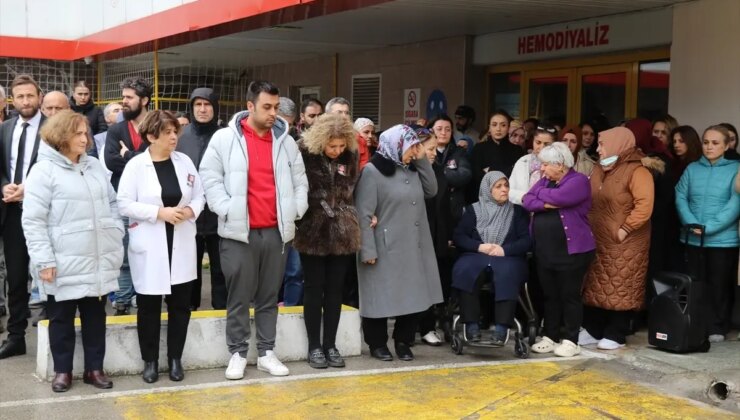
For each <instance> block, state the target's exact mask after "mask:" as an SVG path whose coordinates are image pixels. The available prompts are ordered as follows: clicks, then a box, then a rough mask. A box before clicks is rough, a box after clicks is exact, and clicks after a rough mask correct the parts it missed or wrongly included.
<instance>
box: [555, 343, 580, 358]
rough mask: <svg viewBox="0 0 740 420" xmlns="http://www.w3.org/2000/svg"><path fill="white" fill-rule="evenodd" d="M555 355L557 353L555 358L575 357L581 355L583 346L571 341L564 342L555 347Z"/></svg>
mask: <svg viewBox="0 0 740 420" xmlns="http://www.w3.org/2000/svg"><path fill="white" fill-rule="evenodd" d="M553 353H555V356H560V357H573V356H576V355H578V354H581V346H579V345H578V344H576V343H574V342H572V341H570V340H563V341H561V342H560V344H559V345H558V346H557V347H555V350H554V351H553Z"/></svg>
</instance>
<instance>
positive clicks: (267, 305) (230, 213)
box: [200, 81, 308, 379]
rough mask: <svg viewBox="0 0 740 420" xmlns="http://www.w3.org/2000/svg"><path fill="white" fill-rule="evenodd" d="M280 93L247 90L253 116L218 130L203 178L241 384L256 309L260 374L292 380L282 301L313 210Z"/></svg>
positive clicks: (263, 87) (258, 86)
mask: <svg viewBox="0 0 740 420" xmlns="http://www.w3.org/2000/svg"><path fill="white" fill-rule="evenodd" d="M279 94H280V91H279V90H278V88H277V86H275V85H273V84H272V83H270V82H263V81H255V82H252V83H251V84H250V85H249V87H248V88H247V111H242V112H238V113H237V114H235V115H234V117H232V119H231V121H230V122H229V126H228V127H227V128H222V129H221V130H218V131H217V132H216V134H214V135H213V138H212V139H211V142H210V143H209V145H208V149H206V153H205V154H204V155H203V161H202V162H201V165H200V175H201V178H202V180H203V185H204V187H205V191H206V198H207V200H208V206H209V208H210V209H211V211H213V212H214V213H216V214H217V215H218V216H219V218H218V234H219V236H220V237H221V268H222V269H223V272H224V276H225V277H226V288H227V290H228V292H227V295H226V344H227V345H228V348H229V352H230V353H231V354H232V356H231V359H230V360H229V365H228V367H227V368H226V379H241V378H243V377H244V368H245V367H246V366H247V349H248V346H249V338H250V336H251V331H250V323H249V306H250V304H251V303H252V302H254V323H255V327H256V330H257V356H258V357H257V369H259V370H261V371H265V372H268V373H269V374H271V375H275V376H285V375H288V374H289V373H290V372H289V370H288V368H287V367H285V365H283V364H282V363H281V362H280V360H278V358H277V357H276V356H275V353H274V352H273V348H274V347H275V335H276V331H275V329H276V325H277V316H278V307H277V297H278V292H279V291H280V285H281V284H282V280H283V271H284V270H285V257H286V255H285V252H284V251H285V245H286V244H288V243H290V241H292V240H293V237H294V236H295V229H296V227H295V221H296V220H298V219H300V218H301V217H303V214H304V213H305V212H306V210H307V209H308V180H307V178H306V171H305V167H304V166H303V158H302V157H301V153H300V152H299V151H298V146H297V145H296V143H295V140H293V138H292V137H290V135H289V134H288V129H289V127H288V123H287V122H286V121H285V120H284V119H283V118H282V117H280V116H278V115H277V113H278V106H279V104H280V97H279Z"/></svg>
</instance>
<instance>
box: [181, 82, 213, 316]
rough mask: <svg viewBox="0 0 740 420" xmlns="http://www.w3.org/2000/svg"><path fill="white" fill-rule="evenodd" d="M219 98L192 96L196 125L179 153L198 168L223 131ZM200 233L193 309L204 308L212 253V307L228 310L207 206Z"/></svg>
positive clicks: (206, 91) (204, 92) (207, 93)
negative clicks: (205, 258)
mask: <svg viewBox="0 0 740 420" xmlns="http://www.w3.org/2000/svg"><path fill="white" fill-rule="evenodd" d="M218 111H219V105H218V95H217V94H216V93H215V92H213V89H211V88H206V87H200V88H197V89H195V90H193V93H192V94H191V95H190V117H191V120H192V122H191V123H190V124H188V125H186V126H185V128H183V130H182V134H180V140H179V141H178V142H177V148H176V149H175V150H177V151H178V152H182V153H185V154H186V155H188V157H189V158H190V160H192V161H193V164H195V167H196V168H200V163H201V160H202V159H203V154H204V153H205V152H206V149H207V148H208V144H209V143H210V142H211V137H212V136H213V134H214V133H215V132H216V131H217V130H218V129H219V126H218ZM196 226H197V228H198V234H197V236H196V237H195V240H196V244H197V257H196V258H197V259H198V263H197V264H198V278H197V280H196V283H195V285H194V286H193V295H192V298H191V300H190V307H191V309H192V310H197V309H198V307H199V306H200V300H201V295H200V292H201V288H202V285H203V267H202V261H203V254H204V253H205V251H206V250H208V260H209V262H210V271H211V306H213V309H226V282H225V279H224V274H223V272H222V271H221V253H220V252H219V238H218V231H217V229H218V216H216V214H215V213H213V212H212V211H211V210H209V209H208V206H206V207H205V208H204V209H203V212H202V213H201V214H200V216H199V217H198V220H197V221H196Z"/></svg>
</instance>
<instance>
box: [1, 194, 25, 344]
mask: <svg viewBox="0 0 740 420" xmlns="http://www.w3.org/2000/svg"><path fill="white" fill-rule="evenodd" d="M22 214H23V209H22V207H21V204H19V203H9V204H6V205H5V223H4V225H3V241H4V245H5V267H6V269H7V276H6V278H5V282H6V283H7V284H8V286H7V287H8V299H7V300H8V312H9V317H8V324H7V329H8V340H11V341H12V340H23V339H24V338H25V336H26V328H27V327H28V316H29V309H28V299H29V297H30V296H29V294H28V280H29V277H28V265H29V262H30V258H29V257H28V248H26V237H25V236H24V235H23V227H22V226H21V215H22Z"/></svg>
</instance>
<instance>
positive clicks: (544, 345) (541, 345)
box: [532, 336, 557, 354]
mask: <svg viewBox="0 0 740 420" xmlns="http://www.w3.org/2000/svg"><path fill="white" fill-rule="evenodd" d="M555 346H557V344H556V343H555V342H554V341H552V340H551V339H550V337H546V336H545V337H542V339H540V341H538V342H536V343H534V344H533V345H532V351H533V352H535V353H540V354H544V353H551V352H552V351H553V350H555Z"/></svg>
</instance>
